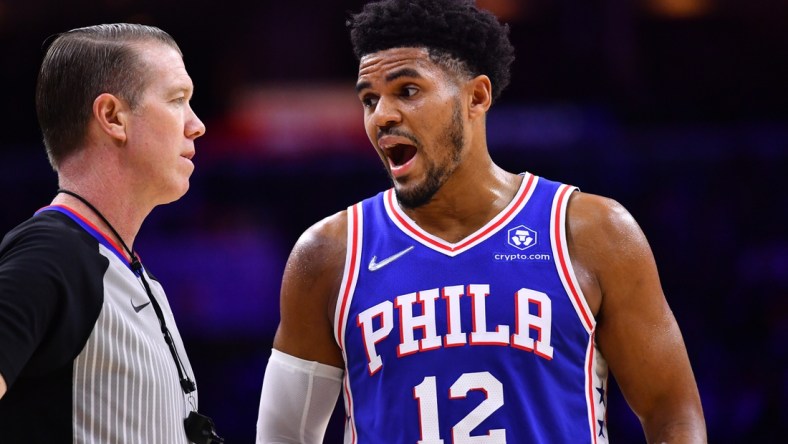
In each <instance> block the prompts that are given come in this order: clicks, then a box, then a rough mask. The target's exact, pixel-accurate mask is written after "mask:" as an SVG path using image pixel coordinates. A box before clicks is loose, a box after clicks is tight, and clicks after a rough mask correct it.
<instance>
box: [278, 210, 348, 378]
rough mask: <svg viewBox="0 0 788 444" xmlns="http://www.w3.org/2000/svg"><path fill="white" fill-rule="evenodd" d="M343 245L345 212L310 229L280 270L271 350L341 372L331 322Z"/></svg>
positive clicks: (339, 356) (341, 263)
mask: <svg viewBox="0 0 788 444" xmlns="http://www.w3.org/2000/svg"><path fill="white" fill-rule="evenodd" d="M346 243H347V213H346V212H345V211H343V212H340V213H337V214H335V215H333V216H330V217H328V218H326V219H324V220H322V221H320V222H318V223H317V224H315V225H313V226H312V227H310V228H309V229H308V230H307V231H305V232H304V234H302V235H301V237H300V238H299V239H298V241H297V242H296V244H295V246H294V247H293V250H292V251H291V253H290V257H289V258H288V261H287V265H286V266H285V271H284V275H283V277H282V288H281V294H280V315H281V319H280V323H279V328H278V329H277V332H276V337H275V338H274V348H276V349H277V350H280V351H282V352H284V353H287V354H290V355H292V356H296V357H298V358H301V359H305V360H309V361H317V362H321V363H324V364H329V365H333V366H335V367H340V368H341V367H344V363H343V360H342V353H341V351H340V349H339V347H338V345H337V344H336V341H335V339H334V334H333V317H334V309H335V305H336V299H337V295H338V293H339V286H340V283H341V279H342V272H343V269H344V265H345V251H346Z"/></svg>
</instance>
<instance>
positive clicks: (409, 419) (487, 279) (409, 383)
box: [334, 173, 607, 444]
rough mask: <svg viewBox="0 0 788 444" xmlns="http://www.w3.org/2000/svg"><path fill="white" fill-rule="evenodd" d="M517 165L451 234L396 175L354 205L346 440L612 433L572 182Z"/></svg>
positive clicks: (599, 437)
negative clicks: (392, 184)
mask: <svg viewBox="0 0 788 444" xmlns="http://www.w3.org/2000/svg"><path fill="white" fill-rule="evenodd" d="M522 178H523V180H522V185H521V186H520V188H519V190H518V191H517V193H516V195H515V197H514V199H513V200H512V201H511V203H510V204H509V205H508V206H507V207H506V208H504V210H503V211H501V212H500V213H499V214H498V215H497V216H495V217H494V218H493V219H492V220H490V221H489V222H488V223H487V224H486V225H484V226H483V227H481V228H479V229H478V230H477V231H476V232H474V233H472V234H471V235H469V236H467V237H466V238H465V239H462V240H460V241H458V242H455V243H451V242H446V241H444V240H442V239H440V238H438V237H436V236H433V235H431V234H430V233H427V232H426V231H424V230H422V229H421V228H420V227H419V226H418V225H416V223H415V222H414V221H413V220H412V219H410V218H409V217H408V216H407V215H406V214H405V212H404V211H403V210H402V209H401V208H400V207H399V205H398V203H397V200H396V197H395V194H394V191H393V189H389V190H387V191H384V192H381V193H380V194H378V195H377V196H374V197H372V198H369V199H366V200H364V201H363V202H360V203H358V204H356V205H353V206H351V207H350V208H348V244H347V245H348V248H347V257H346V263H345V270H344V275H343V280H342V286H341V288H340V294H339V299H338V302H337V307H336V316H335V332H334V333H335V335H336V340H337V343H338V344H339V346H340V348H341V349H342V352H343V355H344V358H345V363H346V369H345V378H344V382H343V395H344V401H345V409H346V412H347V415H348V417H347V421H346V425H345V442H346V443H352V444H355V443H361V444H367V443H375V444H377V443H414V444H416V443H418V444H441V443H445V444H469V443H480V444H481V443H486V444H498V443H510V444H519V443H558V442H567V443H568V442H571V443H593V444H602V443H606V442H607V428H606V424H605V421H606V415H605V412H606V402H607V400H606V396H605V390H606V389H607V365H606V363H605V361H604V359H603V357H602V356H601V355H600V353H599V351H598V349H597V347H596V345H595V342H594V328H595V325H596V321H595V319H594V317H593V316H592V314H591V312H590V310H589V308H588V306H587V304H586V301H585V298H584V296H583V294H582V291H581V289H580V287H579V285H578V282H577V278H576V276H575V274H574V271H573V269H572V264H571V261H570V259H569V255H568V251H567V243H566V231H565V223H566V222H565V218H566V207H567V203H568V200H569V196H570V194H571V193H572V192H574V191H575V190H576V189H575V188H574V187H570V186H567V185H563V184H559V183H556V182H552V181H549V180H546V179H543V178H540V177H537V176H535V175H532V174H529V173H524V174H523V175H522Z"/></svg>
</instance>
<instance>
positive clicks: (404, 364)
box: [257, 0, 706, 444]
mask: <svg viewBox="0 0 788 444" xmlns="http://www.w3.org/2000/svg"><path fill="white" fill-rule="evenodd" d="M349 26H350V29H351V39H352V42H353V46H354V50H355V53H356V56H357V57H359V59H360V64H359V71H358V80H357V83H356V90H357V92H358V97H359V99H360V101H361V104H362V105H363V108H364V125H365V128H366V131H367V135H368V136H369V139H370V141H371V142H372V145H373V147H374V148H375V150H376V151H377V153H378V155H379V156H380V158H381V160H382V161H383V164H384V165H385V167H386V170H387V171H388V173H389V175H390V177H391V180H392V183H393V187H392V188H391V189H388V190H386V191H383V192H381V193H379V194H378V195H376V196H374V197H372V198H369V199H366V200H364V201H363V202H361V203H358V204H356V205H353V206H351V207H350V208H348V209H347V210H346V211H342V212H340V213H338V214H335V215H333V216H330V217H328V218H326V219H325V220H323V221H321V222H319V223H317V224H316V225H314V226H313V227H311V228H310V229H308V230H307V231H306V232H305V233H304V234H303V235H302V237H301V238H300V239H299V240H298V242H297V244H296V245H295V247H294V249H293V251H292V253H291V256H290V258H289V261H288V264H287V267H286V270H285V273H284V278H283V283H282V293H281V323H280V325H279V328H278V330H277V333H276V337H275V340H274V350H273V352H272V355H271V358H270V360H269V364H268V367H267V369H266V374H265V380H264V383H263V389H262V396H261V401H260V412H259V420H258V435H257V436H258V439H257V440H258V443H268V442H292V443H296V442H300V443H319V442H321V439H322V437H323V435H324V431H325V427H326V423H327V420H328V418H329V415H330V413H331V409H332V407H333V406H334V403H335V399H336V397H337V396H338V394H339V393H340V392H341V393H342V395H343V397H344V403H345V410H346V413H347V420H346V423H345V442H346V443H363V444H367V443H414V444H415V443H420V444H438V443H475V442H478V443H510V444H517V443H605V442H607V415H606V408H607V400H606V396H605V395H606V391H607V389H608V368H610V369H611V370H612V371H613V374H614V376H615V378H616V380H617V382H618V384H619V385H620V386H621V389H622V390H623V393H624V396H625V397H626V399H627V401H628V403H629V405H630V407H631V408H632V410H633V411H634V412H635V414H637V416H638V418H640V420H641V422H642V425H643V430H644V432H645V435H646V439H647V440H648V442H655V443H656V442H670V443H700V442H705V440H706V432H705V424H704V419H703V412H702V409H701V403H700V400H699V395H698V390H697V387H696V384H695V381H694V376H693V373H692V369H691V367H690V363H689V360H688V357H687V353H686V350H685V346H684V343H683V339H682V336H681V333H680V331H679V328H678V326H677V324H676V321H675V319H674V317H673V315H672V313H671V311H670V308H669V307H668V304H667V303H666V301H665V297H664V295H663V292H662V289H661V287H660V282H659V277H658V275H657V269H656V266H655V263H654V258H653V256H652V253H651V250H650V248H649V246H648V243H647V242H646V239H645V237H644V235H643V233H642V232H641V230H640V229H639V227H638V225H637V224H636V222H635V221H634V220H633V218H632V217H631V216H630V215H629V214H628V213H627V211H626V210H625V209H624V208H622V207H621V205H619V204H618V203H616V202H614V201H612V200H610V199H606V198H603V197H600V196H596V195H592V194H587V193H583V192H580V191H579V190H577V188H575V187H573V186H570V185H565V184H561V183H558V182H554V181H551V180H548V179H546V178H543V177H538V176H537V175H535V174H534V173H530V172H525V173H521V174H513V173H510V172H507V171H505V170H503V169H502V168H500V167H499V166H497V165H496V164H495V163H494V162H493V161H492V160H491V158H490V155H489V153H488V149H487V143H486V134H485V116H486V114H487V111H488V110H489V108H490V106H491V105H492V104H493V102H494V101H495V99H496V98H497V97H498V96H499V94H500V93H501V90H503V89H504V87H506V85H507V83H508V81H509V65H510V63H511V62H512V60H513V48H512V47H511V45H510V43H509V41H508V37H507V33H508V29H507V28H506V27H505V26H502V25H500V24H499V23H498V22H497V21H496V19H495V18H494V17H493V16H492V15H491V14H489V13H487V12H483V11H480V10H479V9H477V8H476V7H475V6H474V5H473V2H472V1H470V0H384V1H382V2H377V3H370V4H368V5H366V6H365V7H364V9H363V11H362V12H361V13H359V14H357V15H355V16H353V18H352V20H351V21H350V23H349Z"/></svg>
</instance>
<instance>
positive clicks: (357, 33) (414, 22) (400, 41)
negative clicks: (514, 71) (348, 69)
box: [347, 0, 514, 100]
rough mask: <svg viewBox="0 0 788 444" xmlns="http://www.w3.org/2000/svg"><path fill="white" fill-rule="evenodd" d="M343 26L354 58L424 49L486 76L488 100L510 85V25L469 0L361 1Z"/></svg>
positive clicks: (435, 58)
mask: <svg viewBox="0 0 788 444" xmlns="http://www.w3.org/2000/svg"><path fill="white" fill-rule="evenodd" d="M347 26H348V28H349V29H350V40H351V43H352V44H353V52H354V53H355V55H356V57H357V58H358V59H361V57H363V56H364V55H367V54H370V53H373V52H377V51H382V50H385V49H390V48H400V47H423V48H426V49H427V50H428V51H429V54H430V58H431V59H432V60H433V61H435V62H436V63H438V64H441V65H442V66H444V67H447V68H451V67H452V66H455V67H459V68H460V70H461V71H460V73H463V74H467V75H469V77H473V76H477V75H480V74H485V75H487V76H488V77H489V78H490V82H491V83H492V96H493V100H495V99H497V98H498V96H500V94H501V91H503V89H504V88H506V86H507V85H508V84H509V79H510V73H509V67H510V65H511V64H512V61H514V47H512V44H511V43H510V42H509V27H508V26H507V25H505V24H501V23H499V22H498V20H497V19H496V18H495V16H494V15H492V14H491V13H490V12H488V11H484V10H481V9H478V8H477V7H476V5H475V4H474V2H473V0H382V1H378V2H373V3H368V4H366V5H365V6H364V8H363V9H362V11H361V12H360V13H358V14H355V15H352V16H351V17H350V19H349V20H348V21H347ZM457 65H459V66H457ZM463 71H464V72H463Z"/></svg>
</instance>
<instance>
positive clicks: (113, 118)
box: [93, 93, 131, 144]
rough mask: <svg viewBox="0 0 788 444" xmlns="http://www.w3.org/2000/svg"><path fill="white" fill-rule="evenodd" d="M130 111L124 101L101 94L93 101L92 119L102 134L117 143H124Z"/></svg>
mask: <svg viewBox="0 0 788 444" xmlns="http://www.w3.org/2000/svg"><path fill="white" fill-rule="evenodd" d="M130 113H131V109H130V107H129V106H128V104H127V103H126V101H125V100H122V99H120V98H119V97H117V96H115V95H113V94H109V93H103V94H100V95H99V96H98V97H96V100H94V101H93V118H94V119H95V120H96V122H97V123H98V127H99V128H100V129H101V131H102V132H103V133H105V134H106V135H108V136H109V137H111V138H112V139H113V140H115V141H116V142H118V143H121V144H122V143H125V142H126V139H127V137H128V136H127V134H126V130H127V129H128V123H129V122H128V117H129V115H130Z"/></svg>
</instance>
